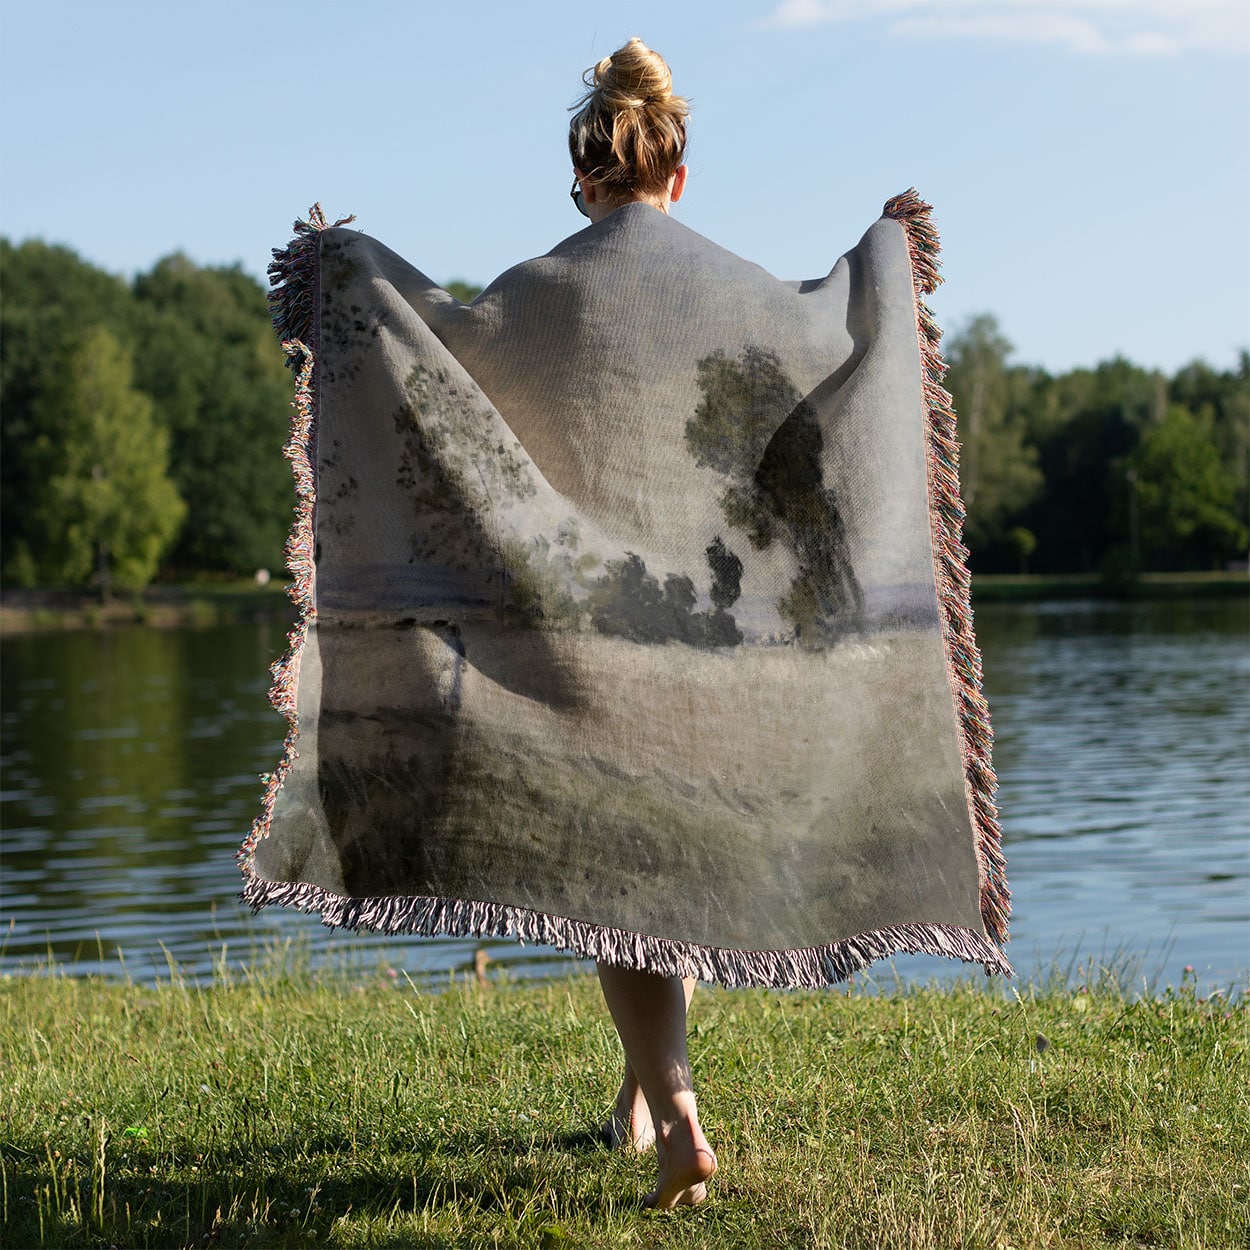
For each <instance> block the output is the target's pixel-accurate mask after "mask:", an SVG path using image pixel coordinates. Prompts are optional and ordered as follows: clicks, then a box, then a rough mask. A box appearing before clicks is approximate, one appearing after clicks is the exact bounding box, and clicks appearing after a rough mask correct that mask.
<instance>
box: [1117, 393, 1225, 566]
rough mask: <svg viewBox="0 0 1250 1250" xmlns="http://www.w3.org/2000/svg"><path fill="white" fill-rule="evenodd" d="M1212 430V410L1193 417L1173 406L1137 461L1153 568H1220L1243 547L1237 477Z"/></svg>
mask: <svg viewBox="0 0 1250 1250" xmlns="http://www.w3.org/2000/svg"><path fill="white" fill-rule="evenodd" d="M1213 425H1214V422H1213V419H1212V417H1211V415H1210V409H1209V408H1205V407H1204V409H1203V414H1202V415H1200V416H1195V415H1194V414H1193V413H1192V412H1190V411H1189V410H1188V409H1186V408H1182V407H1180V406H1179V405H1177V404H1173V405H1170V406H1169V408H1168V410H1167V413H1166V415H1165V416H1164V418H1163V420H1162V421H1160V422H1159V423H1158V424H1157V425H1153V426H1151V427H1150V428H1149V429H1148V430H1147V431H1146V432H1145V434H1144V435H1143V437H1142V440H1141V442H1140V443H1139V444H1138V447H1137V450H1136V452H1135V453H1134V455H1133V466H1134V472H1135V473H1136V479H1135V484H1136V487H1137V492H1138V499H1139V501H1140V525H1141V544H1142V548H1143V549H1144V550H1145V551H1147V552H1150V553H1152V554H1153V555H1155V557H1156V559H1155V561H1153V562H1154V563H1155V564H1158V563H1161V562H1162V563H1166V564H1172V565H1174V566H1175V565H1181V566H1183V565H1185V564H1187V563H1190V562H1195V561H1201V562H1202V563H1207V564H1212V565H1217V566H1218V564H1219V563H1220V559H1221V557H1222V556H1223V555H1224V553H1225V552H1227V551H1230V550H1234V551H1235V550H1240V549H1241V548H1242V547H1244V546H1245V543H1246V538H1247V533H1246V526H1245V525H1244V524H1243V522H1242V520H1241V517H1240V516H1238V514H1237V512H1236V503H1237V491H1238V481H1237V476H1236V471H1235V468H1234V466H1233V465H1231V464H1229V463H1228V462H1227V461H1226V460H1225V459H1224V457H1223V456H1222V455H1221V453H1220V448H1219V447H1218V446H1217V445H1216V442H1215V437H1214V430H1213Z"/></svg>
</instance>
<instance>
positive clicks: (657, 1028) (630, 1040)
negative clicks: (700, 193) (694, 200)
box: [569, 38, 716, 1208]
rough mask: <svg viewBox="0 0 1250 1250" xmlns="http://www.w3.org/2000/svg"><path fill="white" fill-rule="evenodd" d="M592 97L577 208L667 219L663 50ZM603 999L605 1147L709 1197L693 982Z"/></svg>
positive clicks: (624, 975)
mask: <svg viewBox="0 0 1250 1250" xmlns="http://www.w3.org/2000/svg"><path fill="white" fill-rule="evenodd" d="M587 77H588V79H589V82H588V83H587V85H588V87H589V90H588V91H587V93H586V95H585V97H584V98H583V99H582V101H581V102H580V107H579V108H578V111H577V113H576V114H575V115H574V117H573V121H572V124H571V125H570V126H569V152H570V155H571V156H572V158H573V173H574V175H575V178H576V182H575V184H574V190H573V198H574V202H575V203H576V204H577V206H578V208H579V210H580V211H581V212H583V213H584V214H585V215H586V216H587V217H589V218H590V220H591V221H592V222H593V223H598V222H600V221H602V220H603V219H604V218H605V217H607V216H608V214H610V213H612V212H614V211H615V210H616V209H618V208H620V207H621V206H622V205H623V204H650V205H652V206H653V207H654V208H655V209H656V210H657V211H659V212H661V213H667V212H668V210H669V205H671V204H674V203H676V202H677V201H678V200H680V199H681V196H682V192H683V190H684V189H685V186H686V166H685V164H683V159H684V157H685V153H686V117H687V115H688V111H689V110H688V108H687V105H686V101H685V100H683V99H682V98H681V97H680V96H675V95H674V94H673V76H672V74H671V73H670V72H669V68H668V65H667V64H666V63H665V61H664V58H663V57H662V56H660V54H659V53H658V52H653V51H652V50H651V49H650V48H648V47H647V46H646V45H645V44H644V43H643V42H642V40H641V39H637V38H634V39H631V40H630V41H629V42H628V43H627V44H626V45H625V46H624V47H623V48H620V49H618V50H617V51H616V52H614V53H612V55H611V56H606V57H604V58H603V60H601V61H600V62H599V63H598V64H597V65H596V66H595V67H594V69H593V70H591V71H588V72H587ZM598 970H599V980H600V983H601V984H602V986H603V996H604V998H605V999H606V1000H607V1004H608V1009H609V1010H610V1011H611V1013H612V1019H613V1021H614V1022H615V1024H616V1030H617V1032H618V1033H619V1034H620V1038H621V1045H622V1047H623V1048H624V1051H625V1079H624V1081H623V1082H622V1084H621V1089H620V1093H619V1094H618V1095H617V1099H616V1105H615V1107H614V1109H613V1112H612V1116H611V1118H610V1119H609V1121H608V1123H607V1125H606V1126H605V1129H604V1135H605V1138H606V1140H607V1141H608V1142H609V1143H610V1144H612V1145H619V1146H624V1147H629V1148H633V1149H636V1150H644V1149H646V1148H648V1147H649V1146H650V1145H651V1144H652V1143H654V1145H655V1148H656V1155H657V1158H658V1160H659V1165H660V1175H659V1181H658V1183H657V1185H656V1188H655V1189H654V1190H653V1191H652V1193H651V1194H650V1195H649V1196H648V1198H647V1200H646V1201H647V1204H648V1205H652V1206H657V1207H660V1208H668V1207H673V1206H679V1205H693V1204H695V1203H699V1202H702V1201H703V1199H704V1198H705V1197H706V1196H707V1184H706V1182H707V1181H708V1180H709V1179H710V1178H711V1176H712V1174H713V1173H714V1172H715V1171H716V1156H715V1155H714V1154H713V1153H712V1149H711V1147H710V1146H709V1145H708V1142H707V1138H706V1137H704V1135H703V1130H702V1128H701V1127H700V1125H699V1112H698V1107H697V1106H696V1103H695V1096H694V1086H693V1083H692V1081H691V1074H690V1061H689V1058H688V1056H687V1053H686V1012H687V1010H688V1009H689V1006H690V998H691V995H692V994H693V993H694V987H695V980H694V978H693V977H686V978H681V977H663V976H657V975H655V974H653V973H649V972H638V971H634V970H631V969H627V968H619V967H616V966H614V965H612V964H609V963H604V962H600V963H599V964H598Z"/></svg>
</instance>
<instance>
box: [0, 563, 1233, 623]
mask: <svg viewBox="0 0 1250 1250" xmlns="http://www.w3.org/2000/svg"><path fill="white" fill-rule="evenodd" d="M1248 594H1250V577H1248V576H1247V574H1246V573H1244V572H1235V573H1228V572H1212V573H1145V574H1143V575H1142V576H1141V577H1139V578H1137V579H1134V580H1125V581H1121V582H1109V581H1107V580H1106V579H1105V578H1102V577H1100V576H1099V575H1098V574H1096V573H1076V574H1054V575H1051V574H1023V575H1022V574H1002V573H995V574H980V575H978V576H976V577H974V578H973V583H972V599H973V604H974V605H976V604H981V603H1025V602H1038V601H1041V600H1047V599H1208V598H1221V599H1225V598H1238V597H1245V596H1246V595H1248ZM272 619H279V620H288V621H294V619H295V607H294V605H293V604H292V603H291V601H290V600H289V599H288V598H287V596H286V586H285V584H284V583H281V582H277V581H274V582H270V583H269V584H268V585H267V586H258V585H256V584H255V583H254V582H251V581H239V582H216V583H215V582H205V583H199V582H188V583H181V584H171V585H158V586H150V587H149V588H148V589H147V590H146V591H144V592H143V593H142V594H140V595H118V596H115V597H114V599H113V601H112V603H110V604H108V605H103V604H101V603H100V601H99V598H98V596H95V595H93V594H92V593H91V592H89V591H84V590H24V589H18V588H5V589H3V590H0V636H9V635H14V634H30V633H52V632H56V631H59V630H69V629H103V628H110V629H111V628H116V627H119V626H128V625H147V626H152V627H155V628H158V629H175V628H185V627H197V626H198V627H209V626H213V625H227V624H237V623H241V622H246V621H259V620H272Z"/></svg>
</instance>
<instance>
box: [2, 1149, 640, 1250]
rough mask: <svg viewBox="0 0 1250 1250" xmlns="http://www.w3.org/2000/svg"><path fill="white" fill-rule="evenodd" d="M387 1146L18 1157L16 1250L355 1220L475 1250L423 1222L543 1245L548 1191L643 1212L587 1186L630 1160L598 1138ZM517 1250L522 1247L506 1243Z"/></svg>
mask: <svg viewBox="0 0 1250 1250" xmlns="http://www.w3.org/2000/svg"><path fill="white" fill-rule="evenodd" d="M387 1137H388V1139H389V1140H385V1141H383V1142H379V1143H370V1144H368V1145H361V1144H359V1143H353V1142H352V1141H351V1140H350V1138H348V1137H346V1136H343V1135H337V1134H335V1135H325V1136H321V1137H313V1138H305V1139H302V1140H301V1141H299V1142H298V1143H293V1144H292V1145H290V1146H277V1145H270V1146H266V1145H262V1144H260V1143H257V1144H255V1145H253V1146H239V1147H234V1148H232V1147H229V1146H226V1147H225V1148H221V1147H218V1148H214V1149H212V1150H211V1152H210V1153H209V1154H207V1155H205V1156H204V1157H203V1159H202V1160H201V1161H200V1162H198V1163H196V1164H191V1163H189V1162H187V1161H186V1159H187V1156H186V1155H185V1154H184V1153H183V1152H181V1151H179V1152H178V1154H177V1156H175V1157H174V1158H172V1159H171V1157H170V1156H169V1155H168V1154H161V1153H157V1152H151V1151H148V1152H138V1151H134V1152H132V1153H131V1156H130V1158H129V1159H128V1160H127V1161H125V1162H122V1161H119V1160H114V1159H110V1160H107V1161H106V1164H105V1167H104V1168H103V1169H101V1168H100V1166H99V1165H98V1163H97V1164H96V1165H95V1166H94V1167H93V1166H91V1165H88V1167H87V1168H83V1167H82V1166H81V1165H80V1166H78V1167H75V1166H74V1164H73V1162H72V1161H64V1162H61V1161H58V1160H49V1159H46V1158H45V1159H43V1160H37V1159H34V1158H32V1157H31V1156H30V1155H28V1154H24V1153H19V1152H14V1151H10V1150H5V1151H3V1152H0V1159H3V1162H4V1173H5V1177H6V1180H7V1186H8V1203H9V1207H8V1214H9V1219H8V1221H7V1223H8V1228H7V1230H6V1244H9V1245H14V1246H17V1245H21V1246H27V1245H29V1246H80V1245H84V1246H85V1245H99V1244H101V1242H104V1243H106V1244H109V1245H114V1246H118V1247H122V1246H185V1245H192V1244H194V1245H197V1246H217V1247H223V1248H224V1247H250V1246H261V1245H264V1246H287V1245H292V1246H293V1245H301V1246H302V1245H307V1244H308V1242H309V1240H310V1239H314V1240H316V1241H318V1242H324V1241H326V1240H327V1239H329V1238H330V1236H331V1234H332V1232H333V1229H334V1226H335V1225H336V1224H337V1223H338V1222H339V1221H340V1220H348V1221H350V1223H351V1224H353V1225H357V1226H365V1227H367V1228H368V1236H367V1240H368V1244H369V1245H371V1246H386V1247H390V1246H395V1247H398V1246H421V1247H425V1246H430V1247H440V1246H451V1245H458V1244H462V1242H461V1241H460V1240H459V1239H458V1238H452V1239H449V1238H448V1237H447V1236H445V1235H444V1234H441V1233H439V1234H435V1233H430V1234H428V1235H427V1234H424V1233H422V1232H420V1231H419V1230H418V1229H417V1228H415V1227H414V1225H419V1224H420V1222H421V1217H422V1216H423V1215H426V1216H428V1217H430V1218H431V1222H441V1221H442V1220H443V1219H444V1218H445V1217H446V1216H447V1215H448V1214H452V1213H454V1215H455V1216H456V1217H457V1218H458V1219H474V1220H478V1219H479V1218H480V1217H486V1220H487V1221H488V1222H490V1221H491V1220H492V1218H493V1219H494V1220H495V1221H497V1222H498V1223H499V1224H500V1225H501V1226H503V1227H504V1228H507V1229H510V1230H511V1232H512V1236H513V1237H519V1238H521V1239H522V1241H523V1240H524V1235H526V1234H527V1233H528V1234H530V1235H532V1240H533V1244H539V1243H540V1241H541V1235H542V1231H543V1225H544V1223H545V1222H549V1221H550V1220H551V1219H552V1218H553V1217H554V1216H555V1215H556V1214H558V1213H557V1212H554V1211H553V1210H552V1209H551V1208H550V1207H549V1206H548V1207H545V1208H539V1207H537V1206H536V1204H535V1201H534V1198H535V1195H536V1194H543V1193H549V1192H556V1193H562V1194H567V1195H568V1197H569V1202H570V1204H572V1203H575V1204H576V1210H577V1212H578V1213H579V1216H580V1218H582V1219H589V1220H591V1221H592V1222H593V1221H598V1220H601V1219H602V1218H604V1217H606V1216H608V1215H609V1214H616V1215H617V1216H619V1215H620V1214H621V1212H622V1211H623V1210H628V1209H629V1207H630V1206H631V1205H632V1204H631V1202H629V1201H619V1200H617V1198H616V1195H615V1194H614V1193H613V1192H612V1189H613V1187H612V1186H609V1187H607V1188H604V1187H603V1186H602V1185H601V1184H599V1183H598V1181H597V1180H596V1181H594V1182H590V1183H588V1182H587V1180H586V1174H587V1173H588V1172H592V1173H603V1172H608V1171H609V1170H611V1169H612V1168H613V1167H614V1165H615V1162H616V1159H617V1158H618V1156H616V1155H615V1154H614V1153H613V1152H610V1151H608V1149H607V1148H606V1147H605V1146H604V1145H603V1144H602V1142H600V1140H599V1138H598V1135H597V1133H595V1132H592V1131H589V1130H587V1131H582V1132H577V1131H567V1132H556V1133H551V1134H540V1133H533V1134H524V1133H514V1132H511V1131H507V1130H505V1131H499V1130H490V1129H482V1130H463V1131H454V1130H453V1131H450V1132H445V1133H439V1134H437V1135H427V1136H423V1137H420V1138H415V1139H414V1138H409V1139H408V1140H407V1142H403V1141H401V1140H400V1137H401V1135H400V1134H398V1133H396V1134H388V1135H387ZM587 1155H598V1156H601V1158H600V1159H599V1161H598V1162H599V1164H601V1165H602V1166H599V1167H594V1168H591V1169H587V1167H586V1164H587V1162H588V1161H589V1160H588V1159H587V1158H586V1156H587ZM640 1196H641V1191H639V1198H640ZM639 1205H640V1202H639ZM479 1228H480V1224H479ZM9 1237H11V1238H12V1240H8V1238H9ZM503 1244H512V1243H511V1242H510V1241H509V1240H508V1238H507V1236H505V1240H504V1243H503Z"/></svg>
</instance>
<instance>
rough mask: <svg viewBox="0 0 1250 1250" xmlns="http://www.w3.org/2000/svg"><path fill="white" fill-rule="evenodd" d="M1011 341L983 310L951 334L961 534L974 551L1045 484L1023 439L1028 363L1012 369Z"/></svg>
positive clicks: (948, 384)
mask: <svg viewBox="0 0 1250 1250" xmlns="http://www.w3.org/2000/svg"><path fill="white" fill-rule="evenodd" d="M1012 350H1013V349H1012V346H1011V344H1010V343H1009V342H1008V341H1007V339H1006V338H1005V337H1004V336H1003V335H1002V334H1001V333H1000V331H999V329H998V323H997V321H995V320H994V318H993V317H991V316H988V315H982V316H979V317H975V318H973V320H972V321H971V322H969V323H968V325H967V326H965V327H964V329H963V330H962V331H961V332H960V333H959V334H957V335H955V336H954V337H953V338H952V339H951V340H950V343H949V345H948V347H947V349H946V354H947V359H948V361H949V369H948V371H947V375H946V381H945V385H946V387H947V389H948V390H949V391H950V392H951V395H952V396H953V398H954V401H955V413H956V416H957V418H958V424H959V438H960V441H961V443H962V450H961V452H960V458H959V477H960V490H961V493H962V495H963V500H964V504H965V506H966V507H967V509H968V518H967V521H966V522H965V525H964V534H965V536H966V538H967V541H968V544H969V546H970V547H972V548H973V550H974V551H975V550H978V549H981V548H987V547H992V546H993V545H994V544H995V543H996V542H998V540H999V537H1000V535H1001V534H1002V532H1003V529H1004V524H1005V522H1006V521H1007V520H1008V519H1009V518H1011V517H1014V516H1017V515H1018V514H1019V513H1020V511H1021V510H1022V509H1023V508H1024V507H1025V506H1026V505H1028V503H1029V502H1030V501H1031V500H1032V499H1033V498H1034V497H1035V496H1036V495H1037V494H1038V492H1039V491H1040V489H1041V486H1042V474H1041V471H1040V470H1039V469H1038V467H1037V449H1036V447H1034V446H1032V445H1031V444H1030V443H1029V442H1028V440H1027V435H1028V431H1027V426H1026V422H1025V419H1024V410H1025V408H1026V406H1027V402H1028V400H1029V398H1030V396H1031V386H1030V378H1029V373H1028V371H1027V370H1024V369H1020V368H1011V367H1009V366H1008V364H1007V358H1008V357H1009V356H1010V355H1011V353H1012Z"/></svg>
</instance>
